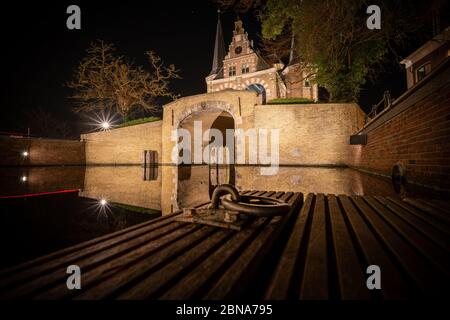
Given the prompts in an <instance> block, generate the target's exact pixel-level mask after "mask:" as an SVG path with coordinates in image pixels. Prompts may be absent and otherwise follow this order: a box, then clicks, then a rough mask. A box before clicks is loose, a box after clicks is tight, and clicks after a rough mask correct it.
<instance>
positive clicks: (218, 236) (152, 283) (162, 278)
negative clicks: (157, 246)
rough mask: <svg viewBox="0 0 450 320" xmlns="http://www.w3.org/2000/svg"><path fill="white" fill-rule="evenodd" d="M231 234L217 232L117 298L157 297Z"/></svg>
mask: <svg viewBox="0 0 450 320" xmlns="http://www.w3.org/2000/svg"><path fill="white" fill-rule="evenodd" d="M231 235H232V232H230V231H229V230H220V231H218V232H216V233H215V234H213V235H212V236H211V237H208V238H207V239H205V240H203V241H202V242H201V243H200V244H199V245H197V246H195V247H193V248H192V249H190V250H189V251H186V252H185V253H184V254H182V255H181V256H179V257H178V258H176V259H175V260H173V261H172V262H170V263H168V264H167V265H166V266H165V267H164V268H161V269H158V270H157V271H155V272H153V273H151V274H149V275H148V276H147V277H145V278H144V279H142V280H141V281H139V282H138V283H137V284H134V285H133V286H132V287H131V288H129V289H127V290H126V291H124V292H123V293H121V294H120V295H118V296H117V297H116V298H117V299H120V300H122V299H125V300H135V299H148V298H156V297H157V296H156V295H157V294H158V292H159V291H161V290H163V289H164V287H167V286H168V285H170V283H174V282H175V281H177V280H178V279H180V278H181V277H182V276H183V275H184V274H185V273H186V271H188V270H191V269H193V268H194V267H195V266H196V265H197V264H198V263H200V262H201V261H202V260H204V259H208V258H209V255H211V254H212V253H213V250H217V248H218V247H219V246H220V245H222V244H223V242H224V241H226V240H227V239H228V238H229V237H230V236H231Z"/></svg>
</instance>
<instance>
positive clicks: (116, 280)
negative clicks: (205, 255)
mask: <svg viewBox="0 0 450 320" xmlns="http://www.w3.org/2000/svg"><path fill="white" fill-rule="evenodd" d="M192 227H194V228H195V229H196V231H195V232H192V233H190V234H189V235H186V236H181V237H179V238H178V239H177V240H176V241H173V243H171V244H170V245H164V246H161V248H162V249H161V250H158V251H156V252H155V254H152V255H147V256H146V257H145V259H139V260H134V261H133V260H130V259H126V260H128V261H127V263H126V264H125V263H123V262H121V261H117V260H115V261H112V263H110V264H109V265H107V266H105V268H102V270H94V271H95V273H94V274H93V275H92V280H95V281H96V282H98V279H99V277H101V282H100V283H99V284H97V285H94V286H93V287H90V288H88V289H87V290H85V291H84V292H83V293H82V294H81V295H79V296H77V297H76V299H82V300H86V299H87V300H92V299H105V298H108V297H109V296H110V295H111V294H113V293H114V292H117V291H120V289H121V288H122V287H124V286H125V285H127V284H129V283H130V282H134V283H136V281H138V280H139V279H140V278H142V277H143V276H145V275H146V274H150V273H152V272H154V271H155V270H158V269H161V268H164V267H165V265H167V263H169V262H170V261H172V260H173V259H174V258H176V257H178V256H180V255H181V254H183V253H184V252H186V251H190V250H192V248H193V247H195V246H196V245H197V244H198V243H201V242H202V241H204V240H205V239H207V238H208V237H210V236H213V235H214V233H215V232H217V230H218V229H217V228H214V227H200V228H198V226H192ZM110 269H111V270H114V271H113V276H112V277H107V278H105V272H108V271H109V270H110ZM118 271H120V272H118ZM85 277H86V276H85Z"/></svg>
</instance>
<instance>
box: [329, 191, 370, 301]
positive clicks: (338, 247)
mask: <svg viewBox="0 0 450 320" xmlns="http://www.w3.org/2000/svg"><path fill="white" fill-rule="evenodd" d="M327 198H328V207H329V215H330V223H331V234H332V238H333V250H334V254H335V257H336V269H337V270H336V272H335V273H334V274H335V275H336V276H337V277H338V281H339V293H340V298H341V299H344V300H354V299H369V298H370V297H371V295H370V293H369V290H367V286H366V279H365V277H364V275H363V270H364V269H363V265H362V264H361V262H360V260H359V258H358V254H357V252H356V249H355V247H354V245H353V243H352V239H351V236H350V233H349V230H347V226H346V224H345V220H344V216H343V213H342V212H341V210H340V208H339V205H338V201H337V199H336V197H335V196H334V195H328V197H327ZM364 271H365V270H364Z"/></svg>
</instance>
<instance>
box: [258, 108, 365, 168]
mask: <svg viewBox="0 0 450 320" xmlns="http://www.w3.org/2000/svg"><path fill="white" fill-rule="evenodd" d="M363 123H364V113H363V112H362V110H361V109H360V108H359V106H358V105H356V104H350V103H336V104H333V103H325V104H300V105H266V106H256V107H255V127H256V128H267V129H271V128H274V129H280V164H282V165H342V166H344V165H346V164H347V163H348V162H349V161H350V160H351V159H350V158H349V157H350V156H351V150H352V149H351V147H350V146H349V144H348V139H349V136H350V135H351V134H352V133H353V132H355V131H356V130H358V129H359V128H361V127H362V126H363Z"/></svg>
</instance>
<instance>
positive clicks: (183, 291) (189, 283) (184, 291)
mask: <svg viewBox="0 0 450 320" xmlns="http://www.w3.org/2000/svg"><path fill="white" fill-rule="evenodd" d="M269 220H270V219H266V218H261V219H256V220H255V221H254V223H253V224H252V225H250V226H249V227H247V228H246V229H244V230H242V231H240V232H234V234H233V236H232V237H231V238H230V239H229V240H228V241H227V242H226V243H225V244H224V245H223V246H221V247H220V248H219V249H218V250H217V251H215V252H214V253H213V254H212V255H210V256H209V257H208V259H205V260H203V261H202V262H201V263H200V264H199V265H198V266H197V267H196V268H195V269H194V270H191V271H190V272H189V273H188V274H187V275H186V276H184V277H183V278H182V279H180V281H179V282H178V283H176V284H174V286H173V287H172V288H170V289H169V290H167V291H166V292H165V293H164V294H162V296H160V298H162V299H191V298H195V297H198V294H197V293H198V292H199V291H200V290H201V289H202V287H203V286H204V285H205V284H207V283H210V282H211V281H212V278H213V277H214V276H215V275H217V274H218V272H221V270H225V269H226V267H225V266H226V265H227V264H229V263H231V259H234V257H235V254H236V253H237V252H240V251H241V250H242V249H244V248H245V246H246V245H247V243H248V242H250V241H251V240H252V238H254V237H255V236H256V235H257V234H258V233H259V232H260V231H261V230H262V229H263V228H264V227H265V226H266V225H267V223H268V222H269ZM196 294H197V295H196Z"/></svg>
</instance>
